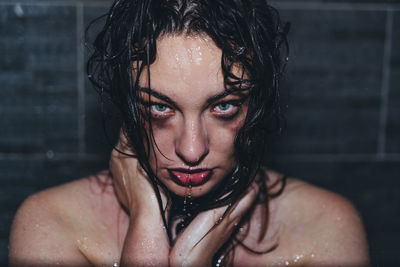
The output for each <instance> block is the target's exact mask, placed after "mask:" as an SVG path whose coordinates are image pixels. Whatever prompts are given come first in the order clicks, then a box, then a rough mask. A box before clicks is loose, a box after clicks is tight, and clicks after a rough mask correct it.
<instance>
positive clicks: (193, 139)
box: [175, 120, 209, 166]
mask: <svg viewBox="0 0 400 267" xmlns="http://www.w3.org/2000/svg"><path fill="white" fill-rule="evenodd" d="M175 150H176V154H177V155H178V156H179V158H181V159H182V161H183V162H184V163H185V164H187V165H189V166H195V165H198V164H199V163H200V162H201V161H202V160H203V159H204V158H205V157H206V156H207V154H208V152H209V144H208V137H207V134H206V132H205V130H204V128H203V127H202V123H201V121H198V122H196V121H193V120H192V121H190V122H189V121H187V123H186V125H185V127H184V128H182V131H181V132H180V135H179V137H178V138H177V140H176V143H175Z"/></svg>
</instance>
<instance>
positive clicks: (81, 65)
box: [76, 3, 86, 154]
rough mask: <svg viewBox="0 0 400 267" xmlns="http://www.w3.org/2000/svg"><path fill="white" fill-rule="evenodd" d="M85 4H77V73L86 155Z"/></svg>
mask: <svg viewBox="0 0 400 267" xmlns="http://www.w3.org/2000/svg"><path fill="white" fill-rule="evenodd" d="M83 33H84V32H83V4H82V3H77V4H76V35H77V36H76V51H77V55H76V57H77V58H76V59H77V60H76V71H77V90H78V94H77V95H78V99H77V102H78V152H79V154H83V153H85V149H86V144H85V80H84V77H83V75H84V58H83V41H84V40H83V35H84V34H83Z"/></svg>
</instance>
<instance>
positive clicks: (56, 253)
mask: <svg viewBox="0 0 400 267" xmlns="http://www.w3.org/2000/svg"><path fill="white" fill-rule="evenodd" d="M91 188H92V185H91V180H90V178H82V179H79V180H76V181H73V182H70V183H67V184H64V185H60V186H57V187H53V188H50V189H47V190H44V191H41V192H39V193H36V194H34V195H32V196H30V197H29V198H27V199H26V200H25V201H24V202H23V203H22V205H21V206H20V208H19V209H18V211H17V213H16V216H15V218H14V221H13V225H12V228H11V233H10V249H9V260H10V265H12V266H52V265H56V264H57V265H61V266H64V265H71V264H73V265H74V266H85V265H88V261H87V260H86V258H85V257H84V256H83V254H82V253H81V251H80V250H79V247H78V246H77V244H76V240H77V239H78V237H77V233H78V232H79V231H78V228H80V227H81V225H84V223H85V222H86V223H87V222H88V220H90V218H91V217H93V216H92V214H91V212H92V211H91V209H90V208H89V206H90V202H91V201H90V198H92V197H93V196H92V195H93V194H90V193H88V192H90V191H91ZM84 213H86V215H85V216H83V215H84ZM77 218H79V219H77Z"/></svg>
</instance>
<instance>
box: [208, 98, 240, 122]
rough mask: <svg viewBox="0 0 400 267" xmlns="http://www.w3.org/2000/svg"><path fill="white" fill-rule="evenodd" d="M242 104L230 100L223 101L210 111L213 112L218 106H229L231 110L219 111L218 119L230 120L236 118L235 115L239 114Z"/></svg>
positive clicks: (238, 101)
mask: <svg viewBox="0 0 400 267" xmlns="http://www.w3.org/2000/svg"><path fill="white" fill-rule="evenodd" d="M242 104H243V101H240V100H231V101H224V102H220V103H217V104H215V105H214V106H213V108H212V110H215V109H216V108H217V107H218V106H220V105H231V106H232V108H231V109H230V110H229V111H219V112H218V113H219V114H218V117H219V118H221V119H223V120H230V119H233V118H234V117H236V115H237V114H238V113H239V111H240V108H241V106H242Z"/></svg>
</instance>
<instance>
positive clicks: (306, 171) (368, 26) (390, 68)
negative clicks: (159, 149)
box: [0, 0, 400, 266]
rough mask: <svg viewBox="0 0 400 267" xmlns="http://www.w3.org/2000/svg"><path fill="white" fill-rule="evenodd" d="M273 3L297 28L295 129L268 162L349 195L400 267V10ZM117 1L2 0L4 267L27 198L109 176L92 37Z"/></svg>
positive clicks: (290, 107) (275, 145)
mask: <svg viewBox="0 0 400 267" xmlns="http://www.w3.org/2000/svg"><path fill="white" fill-rule="evenodd" d="M272 3H273V4H274V5H275V6H276V7H277V8H278V9H279V10H280V11H281V14H282V18H283V19H284V20H286V21H291V23H292V30H291V33H290V35H289V37H290V47H291V56H290V63H289V66H288V69H287V70H288V73H287V76H286V81H285V82H284V85H285V92H284V93H283V95H284V97H285V99H286V102H285V105H284V107H285V110H287V115H286V117H287V122H288V127H287V130H286V132H285V133H284V134H283V135H282V136H281V137H279V138H276V137H275V138H272V139H271V142H270V143H271V146H270V155H269V156H268V158H267V159H266V162H267V164H268V165H269V166H270V167H272V168H275V169H277V170H279V171H281V172H284V173H287V174H289V175H292V176H296V177H299V178H302V179H304V180H307V181H310V182H312V183H314V184H316V185H320V186H323V187H326V188H328V189H330V190H333V191H336V192H339V193H340V194H342V195H344V196H346V197H347V198H349V199H350V200H351V201H352V202H353V203H354V204H355V205H356V207H357V208H358V209H359V211H360V212H361V215H362V217H363V219H364V222H365V226H366V229H367V234H368V240H369V244H370V251H371V256H372V262H373V266H395V265H398V266H400V259H399V258H398V257H399V254H400V242H399V240H400V230H399V226H400V138H399V137H398V135H399V134H400V120H399V114H400V5H399V2H398V1H395V0H392V1H373V0H369V1H355V0H354V1H351V0H348V1H346V0H341V1H331V2H327V1H316V0H314V1H313V0H304V1H301V2H299V1H286V0H276V1H274V2H272ZM109 4H110V2H109V1H106V0H97V1H90V0H81V1H77V0H52V1H50V0H48V1H47V0H44V1H19V2H18V3H17V2H16V1H4V0H0V53H1V55H0V127H1V128H0V170H1V171H0V185H1V186H0V204H1V209H0V265H5V264H6V262H7V246H8V235H9V229H10V225H11V222H12V218H13V216H14V214H15V211H16V210H17V208H18V206H19V205H20V204H21V202H22V201H23V199H25V198H26V197H27V196H28V195H30V194H33V193H35V192H37V191H38V190H41V189H43V188H47V187H50V186H53V185H57V184H60V183H62V182H67V181H70V180H73V179H76V178H78V177H82V176H85V175H88V174H91V173H93V172H95V171H97V170H100V169H104V168H107V162H108V153H109V151H110V147H109V146H108V145H107V142H106V141H105V138H104V134H103V130H102V126H101V119H100V118H101V117H100V109H99V105H98V99H97V97H96V93H95V92H94V90H93V88H92V87H91V86H90V85H89V84H88V83H87V81H86V77H85V74H84V68H85V67H84V65H85V55H84V47H83V41H82V40H83V37H82V36H83V32H84V28H85V25H87V23H88V21H90V20H91V19H92V18H94V17H96V16H98V15H100V14H102V13H103V12H104V11H105V10H106V8H107V7H108V5H109Z"/></svg>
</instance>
